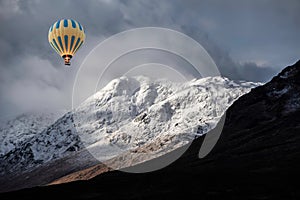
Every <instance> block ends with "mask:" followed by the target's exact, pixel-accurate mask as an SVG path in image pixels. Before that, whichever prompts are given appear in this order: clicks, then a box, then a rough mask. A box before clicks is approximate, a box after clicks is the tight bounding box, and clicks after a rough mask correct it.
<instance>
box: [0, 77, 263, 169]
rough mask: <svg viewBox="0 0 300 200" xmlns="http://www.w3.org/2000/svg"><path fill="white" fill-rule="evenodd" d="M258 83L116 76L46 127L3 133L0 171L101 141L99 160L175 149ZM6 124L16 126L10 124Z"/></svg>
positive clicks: (26, 166)
mask: <svg viewBox="0 0 300 200" xmlns="http://www.w3.org/2000/svg"><path fill="white" fill-rule="evenodd" d="M258 85H260V84H257V83H252V82H244V81H231V80H229V79H227V78H224V77H207V78H203V79H197V80H196V79H195V80H191V81H189V82H185V83H173V82H169V81H166V80H156V81H151V80H150V79H148V78H147V77H132V78H128V77H120V78H118V79H114V80H112V81H111V82H110V83H109V84H108V85H107V86H105V87H104V88H102V89H101V90H100V91H98V92H97V93H96V94H94V95H93V96H91V97H90V98H88V99H87V100H86V101H84V102H83V103H82V104H81V105H80V106H79V107H78V108H76V109H74V110H72V111H70V112H68V113H66V114H65V115H64V116H62V117H61V118H59V119H58V120H57V121H56V122H55V123H53V124H52V125H50V126H48V127H47V128H44V127H42V126H40V127H39V128H40V129H37V130H35V131H34V132H35V134H15V136H16V137H18V138H19V140H20V142H14V141H16V140H14V141H12V140H9V139H5V138H7V135H13V134H12V133H10V134H5V135H6V136H5V137H2V140H1V155H0V163H1V164H0V169H1V170H0V173H5V172H14V171H17V170H23V171H24V170H27V171H28V170H32V169H34V168H36V167H37V166H39V165H41V164H44V163H47V162H49V161H53V160H55V159H58V158H62V157H64V156H67V155H69V154H71V153H76V152H78V151H80V150H83V149H85V147H87V148H88V149H91V150H92V149H93V148H94V147H95V146H97V150H98V151H99V150H101V151H100V152H99V155H98V156H99V157H97V158H99V159H101V160H106V159H111V158H113V157H115V156H118V155H119V154H120V153H123V152H125V151H129V150H134V149H136V148H141V147H146V146H147V145H149V144H156V146H157V145H158V148H150V149H149V150H150V151H153V152H160V151H161V150H162V149H163V150H164V152H166V151H171V150H173V149H174V148H177V147H179V146H182V145H183V144H186V143H187V142H189V141H191V140H193V139H194V138H195V137H197V136H199V135H202V134H205V133H207V132H208V131H209V130H211V129H212V128H214V127H215V125H216V124H217V122H218V121H219V119H220V117H221V116H222V115H223V114H224V113H225V111H226V109H227V108H228V107H229V106H230V105H231V104H232V103H233V102H234V101H235V100H237V99H238V98H239V97H240V96H242V95H243V94H245V93H248V92H249V91H250V90H251V88H253V87H256V86H258ZM26 124H27V123H26ZM27 125H28V126H30V123H29V124H27ZM12 126H14V125H12ZM2 129H5V130H2V132H5V133H6V132H7V131H12V132H15V131H16V130H15V129H11V127H10V126H9V127H7V128H5V127H2ZM6 129H7V130H6ZM3 135H4V134H3ZM3 138H4V139H3ZM158 141H159V144H157V142H158ZM170 144H172V145H170ZM161 147H162V148H161ZM76 162H78V161H76Z"/></svg>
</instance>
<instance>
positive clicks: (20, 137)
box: [0, 112, 61, 155]
mask: <svg viewBox="0 0 300 200" xmlns="http://www.w3.org/2000/svg"><path fill="white" fill-rule="evenodd" d="M60 114H61V113H59V112H58V113H43V114H41V113H38V112H29V113H24V114H21V115H19V116H17V117H16V118H15V119H11V120H8V121H6V122H2V123H1V124H0V155H5V154H7V153H8V152H9V151H12V150H13V149H14V148H15V147H18V146H19V144H20V143H22V142H23V141H25V140H27V139H29V138H31V137H33V136H34V135H35V134H36V133H40V132H41V131H42V130H43V129H45V128H46V127H48V126H50V125H51V124H53V123H54V122H55V120H57V119H58V117H59V116H60Z"/></svg>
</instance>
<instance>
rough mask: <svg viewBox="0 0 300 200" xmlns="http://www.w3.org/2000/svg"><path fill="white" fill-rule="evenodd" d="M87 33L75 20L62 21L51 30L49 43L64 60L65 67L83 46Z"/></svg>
mask: <svg viewBox="0 0 300 200" xmlns="http://www.w3.org/2000/svg"><path fill="white" fill-rule="evenodd" d="M84 39H85V33H84V30H83V27H82V26H81V25H80V24H79V23H78V22H77V21H75V20H73V19H62V20H58V21H57V22H55V23H54V24H53V25H52V26H51V27H50V29H49V33H48V41H49V43H50V45H51V46H52V48H53V49H54V50H55V51H56V52H57V53H58V54H59V55H60V56H61V57H62V58H63V59H64V61H65V65H71V63H70V60H71V58H72V57H73V56H74V54H75V53H76V51H77V50H78V49H79V48H80V46H81V45H82V44H83V42H84Z"/></svg>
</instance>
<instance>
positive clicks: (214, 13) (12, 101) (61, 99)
mask: <svg viewBox="0 0 300 200" xmlns="http://www.w3.org/2000/svg"><path fill="white" fill-rule="evenodd" d="M299 10H300V1H298V0H286V1H282V0H252V1H248V0H247V1H246V0H245V1H242V0H222V1H221V0H219V1H218V0H204V1H202V0H164V1H162V0H148V1H136V0H132V1H122V0H89V1H88V0H87V1H81V0H64V1H61V0H51V1H46V0H26V1H25V0H0V26H1V28H0V113H1V114H0V118H4V117H7V116H12V115H15V114H18V113H22V112H26V111H30V110H32V109H39V108H49V109H52V110H57V109H70V108H71V92H72V84H73V83H74V78H75V74H76V71H77V70H78V67H79V66H80V63H81V62H82V61H83V59H84V57H85V56H87V54H88V52H89V51H90V50H91V49H93V48H94V47H95V46H96V45H97V44H98V43H99V42H100V41H103V40H104V39H105V38H108V37H109V36H111V35H113V34H116V33H118V32H120V31H124V30H128V29H131V28H136V27H145V26H159V27H166V28H171V29H174V30H177V31H181V32H183V33H185V34H187V35H188V36H190V37H192V38H193V39H195V40H197V41H198V42H199V43H200V44H202V45H203V46H204V48H205V49H206V50H207V51H208V53H209V54H210V55H211V57H212V58H213V59H214V61H215V62H216V64H217V66H218V67H219V70H220V71H221V74H222V75H223V76H227V77H229V78H231V79H244V80H250V81H263V82H266V81H268V80H269V79H270V78H271V77H272V76H273V75H275V74H277V73H278V72H279V71H280V70H281V69H282V68H284V67H285V66H287V65H291V64H293V63H294V62H296V61H297V60H298V59H299V58H300V56H299V55H298V54H299V52H300V37H299V35H300V12H299ZM61 18H73V19H75V20H77V21H79V22H80V23H81V24H82V25H83V26H84V28H85V30H86V34H87V39H86V42H85V44H84V45H83V46H82V48H81V49H80V50H79V51H78V53H77V54H76V59H74V60H72V68H65V67H64V66H63V64H62V60H61V58H60V57H59V56H58V55H57V54H56V53H55V52H54V51H53V50H52V49H51V47H50V46H49V44H48V40H47V34H48V30H49V27H50V26H51V25H52V24H53V23H54V22H55V21H57V20H58V19H61Z"/></svg>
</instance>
